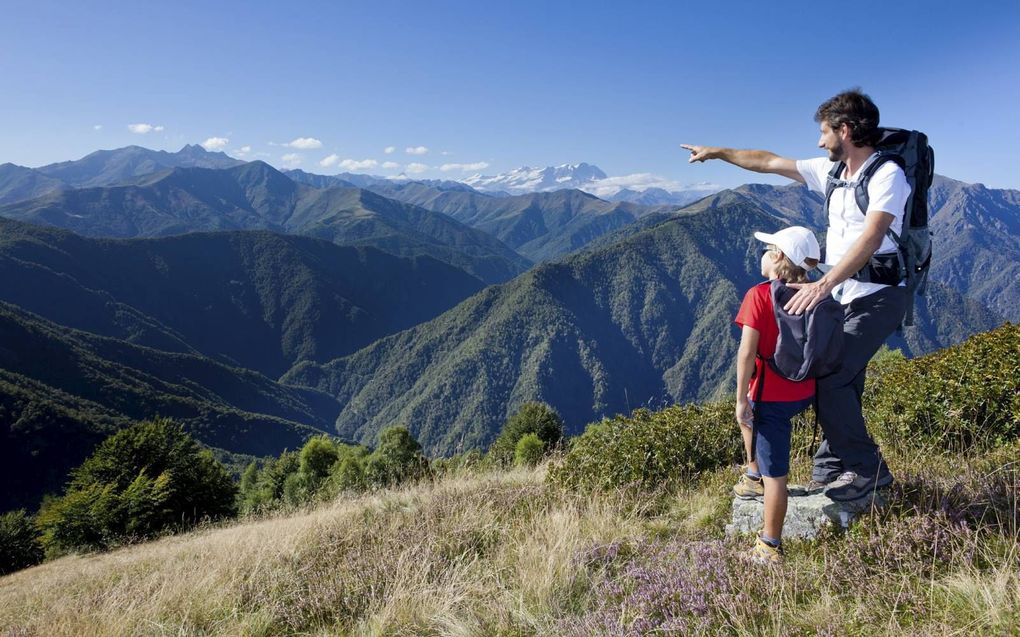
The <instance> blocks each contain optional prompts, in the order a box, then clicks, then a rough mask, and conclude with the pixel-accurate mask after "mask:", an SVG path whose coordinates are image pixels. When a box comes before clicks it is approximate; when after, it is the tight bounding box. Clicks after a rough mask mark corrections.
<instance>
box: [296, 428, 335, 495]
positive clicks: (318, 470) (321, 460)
mask: <svg viewBox="0 0 1020 637" xmlns="http://www.w3.org/2000/svg"><path fill="white" fill-rule="evenodd" d="M339 459H340V450H339V448H338V447H337V444H336V442H334V441H333V439H332V438H330V437H329V436H316V437H314V438H312V439H311V440H309V441H308V442H306V443H305V446H304V447H302V448H301V454H300V465H299V468H298V470H299V471H300V472H301V474H302V475H303V476H304V477H305V479H306V481H307V484H308V486H309V488H310V489H312V490H314V489H315V488H316V487H318V485H319V483H321V482H322V481H323V480H324V479H325V478H326V477H327V476H329V472H330V468H331V467H332V466H333V465H334V464H336V462H337V460H339Z"/></svg>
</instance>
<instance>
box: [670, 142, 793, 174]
mask: <svg viewBox="0 0 1020 637" xmlns="http://www.w3.org/2000/svg"><path fill="white" fill-rule="evenodd" d="M680 147H681V148H684V149H686V150H689V151H691V157H690V159H688V160H687V161H688V162H691V163H693V162H696V161H697V162H701V161H706V160H709V159H721V160H723V161H725V162H729V163H731V164H733V165H734V166H739V167H740V168H743V169H745V170H752V171H754V172H756V173H772V174H774V175H782V176H783V177H788V178H790V179H793V180H794V181H799V182H800V183H804V178H803V177H801V176H800V172H799V171H798V170H797V162H796V161H794V160H792V159H787V158H786V157H780V156H779V155H777V154H775V153H770V152H769V151H767V150H738V149H736V148H717V147H715V146H694V145H692V144H680Z"/></svg>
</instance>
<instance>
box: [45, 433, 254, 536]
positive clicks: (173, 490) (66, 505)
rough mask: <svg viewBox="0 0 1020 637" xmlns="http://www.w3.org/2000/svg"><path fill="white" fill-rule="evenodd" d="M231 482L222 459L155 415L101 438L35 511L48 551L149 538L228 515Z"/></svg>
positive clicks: (233, 490)
mask: <svg viewBox="0 0 1020 637" xmlns="http://www.w3.org/2000/svg"><path fill="white" fill-rule="evenodd" d="M236 491H237V490H236V487H235V486H234V483H233V480H232V479H231V478H230V475H229V474H228V473H227V471H226V469H225V468H224V467H223V465H222V464H220V463H219V462H217V461H216V459H215V458H213V456H212V454H211V453H210V452H209V451H208V450H205V449H202V448H201V447H200V446H199V445H198V443H197V442H195V440H194V439H193V438H191V436H189V435H188V434H186V433H185V432H184V430H183V429H182V428H181V426H180V425H178V424H176V423H175V422H173V421H172V420H169V419H166V418H156V419H154V420H150V421H145V422H141V423H138V424H136V425H133V426H131V427H128V428H126V429H123V430H121V431H119V432H117V433H115V434H114V435H112V436H110V437H109V438H107V439H106V440H105V441H103V442H102V443H101V444H100V445H99V447H97V448H96V450H95V452H94V453H93V454H92V455H91V456H89V457H88V458H87V459H86V460H85V462H84V463H83V464H82V465H81V466H80V467H78V468H77V469H75V470H74V471H73V472H72V478H71V481H70V484H69V485H68V488H67V491H66V493H65V494H64V496H63V497H61V498H56V499H52V500H49V501H48V502H46V503H44V506H43V508H42V509H41V510H40V513H39V526H40V528H42V529H43V544H44V545H45V546H46V549H47V550H48V551H50V552H52V553H58V554H59V553H61V552H65V551H70V550H93V549H102V548H106V547H107V546H109V545H110V544H112V543H114V542H117V541H123V540H126V539H129V538H141V537H151V536H154V535H157V534H159V533H163V532H165V531H167V530H172V529H175V528H177V527H187V526H190V525H192V524H194V523H196V522H198V521H200V520H202V519H204V518H219V517H224V516H229V515H232V514H233V513H234V511H235V508H234V501H235V496H236Z"/></svg>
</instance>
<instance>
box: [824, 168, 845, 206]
mask: <svg viewBox="0 0 1020 637" xmlns="http://www.w3.org/2000/svg"><path fill="white" fill-rule="evenodd" d="M844 168H846V164H844V163H843V162H841V161H837V162H836V164H835V165H834V166H833V167H832V169H831V170H830V171H829V176H828V177H826V179H825V207H824V208H822V212H824V213H825V214H829V199H832V191H834V190H835V189H836V188H838V187H839V186H842V185H845V183H846V182H844V181H843V180H842V179H840V178H839V176H840V175H842V174H843V169H844Z"/></svg>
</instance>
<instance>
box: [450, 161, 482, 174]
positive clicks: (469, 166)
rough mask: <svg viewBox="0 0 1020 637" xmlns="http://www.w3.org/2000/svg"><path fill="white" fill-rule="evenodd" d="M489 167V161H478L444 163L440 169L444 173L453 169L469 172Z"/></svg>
mask: <svg viewBox="0 0 1020 637" xmlns="http://www.w3.org/2000/svg"><path fill="white" fill-rule="evenodd" d="M488 167H489V162H487V161H476V162H475V163H473V164H443V165H442V166H440V167H439V170H441V171H443V172H444V173H447V172H450V171H451V170H461V171H464V172H466V173H469V172H474V171H477V170H485V169H486V168H488Z"/></svg>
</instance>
